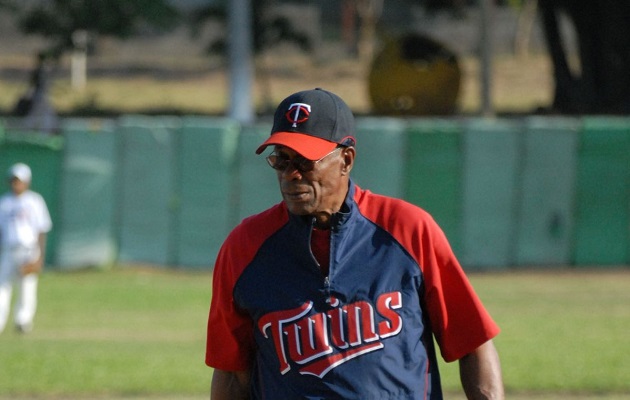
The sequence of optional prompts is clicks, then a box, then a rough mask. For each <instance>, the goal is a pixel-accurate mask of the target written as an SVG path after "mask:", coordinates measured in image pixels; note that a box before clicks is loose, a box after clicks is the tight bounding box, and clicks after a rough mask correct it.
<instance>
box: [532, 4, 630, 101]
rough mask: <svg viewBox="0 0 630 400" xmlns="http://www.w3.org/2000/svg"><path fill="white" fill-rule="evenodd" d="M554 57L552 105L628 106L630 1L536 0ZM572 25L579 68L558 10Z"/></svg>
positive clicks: (629, 98) (629, 95)
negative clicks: (571, 60)
mask: <svg viewBox="0 0 630 400" xmlns="http://www.w3.org/2000/svg"><path fill="white" fill-rule="evenodd" d="M539 7H540V10H541V15H542V19H543V26H544V30H545V37H546V40H547V45H548V51H549V54H550V56H551V60H552V63H553V71H554V78H555V94H554V100H553V105H552V109H553V111H557V112H560V113H566V114H578V113H597V114H609V113H610V114H612V113H621V114H627V113H628V112H630V74H628V71H630V24H628V21H630V2H629V1H627V0H599V1H592V0H540V4H539ZM561 12H564V13H566V15H567V16H568V17H569V19H570V21H571V22H572V23H573V26H574V27H575V33H576V37H577V42H578V43H577V44H578V59H579V71H573V70H571V68H570V67H569V62H568V61H567V58H568V54H567V49H566V47H565V43H564V41H563V36H562V34H561V31H560V25H559V20H558V16H559V14H560V13H561Z"/></svg>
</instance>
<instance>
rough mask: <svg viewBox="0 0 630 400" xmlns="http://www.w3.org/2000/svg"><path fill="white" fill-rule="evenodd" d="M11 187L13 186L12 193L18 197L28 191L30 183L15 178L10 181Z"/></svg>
mask: <svg viewBox="0 0 630 400" xmlns="http://www.w3.org/2000/svg"><path fill="white" fill-rule="evenodd" d="M9 186H11V191H13V193H15V194H16V195H20V194H22V193H24V192H25V191H26V190H27V189H28V187H29V183H28V182H23V181H21V180H19V179H18V178H16V177H13V178H10V179H9Z"/></svg>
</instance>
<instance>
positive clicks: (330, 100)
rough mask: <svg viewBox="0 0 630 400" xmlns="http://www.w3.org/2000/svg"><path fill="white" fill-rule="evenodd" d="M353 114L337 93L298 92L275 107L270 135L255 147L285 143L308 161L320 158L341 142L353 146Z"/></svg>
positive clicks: (260, 150) (315, 90)
mask: <svg viewBox="0 0 630 400" xmlns="http://www.w3.org/2000/svg"><path fill="white" fill-rule="evenodd" d="M355 143H356V139H355V137H354V115H353V114H352V111H351V110H350V107H348V105H347V104H346V103H345V102H344V101H343V100H342V99H341V98H340V97H339V96H337V95H336V94H334V93H331V92H329V91H326V90H324V89H320V88H316V89H312V90H305V91H302V92H297V93H294V94H292V95H290V96H289V97H287V98H286V99H284V100H283V101H282V102H281V103H280V104H279V105H278V108H277V109H276V112H275V114H274V118H273V128H271V136H270V137H269V138H268V139H267V140H265V142H264V143H263V144H261V145H260V146H259V147H258V149H257V150H256V154H260V153H262V152H263V150H265V148H266V147H267V146H270V145H281V146H286V147H288V148H290V149H293V150H294V151H296V152H298V153H299V154H300V155H301V156H302V157H304V158H307V159H309V160H319V159H320V158H322V157H324V156H325V155H326V154H328V153H330V152H331V151H333V150H334V149H335V147H337V146H338V145H344V146H354V144H355Z"/></svg>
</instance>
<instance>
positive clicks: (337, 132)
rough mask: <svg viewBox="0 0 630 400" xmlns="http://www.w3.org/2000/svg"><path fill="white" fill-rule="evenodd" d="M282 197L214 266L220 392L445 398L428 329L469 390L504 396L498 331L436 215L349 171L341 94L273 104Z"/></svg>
mask: <svg viewBox="0 0 630 400" xmlns="http://www.w3.org/2000/svg"><path fill="white" fill-rule="evenodd" d="M268 146H273V151H272V152H271V154H270V155H269V156H268V157H267V162H268V163H269V165H270V166H271V167H272V168H273V169H275V170H276V174H277V177H278V182H279V185H280V193H281V194H282V198H283V201H282V202H281V203H279V204H277V205H275V206H273V207H271V208H270V209H268V210H266V211H264V212H262V213H261V214H258V215H255V216H252V217H249V218H247V219H245V220H244V221H243V222H242V223H241V224H240V225H239V226H237V227H236V228H235V229H234V230H233V231H232V232H231V233H230V235H229V236H228V238H227V239H226V241H225V243H224V244H223V246H222V248H221V250H220V252H219V255H218V257H217V262H216V264H215V271H214V278H213V297H212V304H211V307H210V314H209V320H208V338H207V350H206V363H207V365H208V366H210V367H213V368H214V375H213V378H212V388H211V398H212V399H213V400H221V399H232V400H233V399H282V400H287V399H306V398H308V399H362V400H363V399H441V398H442V391H441V385H440V378H439V372H438V368H437V362H436V354H435V348H434V344H433V343H434V342H433V338H434V337H435V339H436V340H437V343H438V344H439V346H440V351H441V354H442V356H443V357H444V358H445V359H446V360H447V361H453V360H459V365H460V371H461V380H462V385H463V387H464V390H465V392H466V395H467V396H468V398H470V399H486V398H493V399H501V398H503V384H502V380H501V368H500V365H499V358H498V355H497V352H496V350H495V347H494V345H493V343H492V338H493V337H494V336H495V335H497V334H498V332H499V328H498V327H497V326H496V324H495V323H494V322H493V321H492V319H491V318H490V316H489V315H488V313H487V312H486V310H485V309H484V307H483V306H482V304H481V302H480V301H479V299H478V298H477V296H476V295H475V293H474V291H473V289H472V287H471V286H470V284H469V282H468V280H467V279H466V277H465V275H464V273H463V271H462V269H461V267H460V265H459V263H458V262H457V260H456V258H455V256H454V255H453V253H452V251H451V249H450V247H449V245H448V242H447V240H446V238H445V237H444V235H443V233H442V231H441V230H440V229H439V227H438V226H437V224H436V223H435V222H434V221H433V219H432V218H431V217H430V216H429V215H428V214H427V213H426V212H425V211H423V210H421V209H420V208H418V207H416V206H414V205H411V204H409V203H406V202H404V201H402V200H398V199H393V198H389V197H384V196H379V195H375V194H373V193H371V192H369V191H366V190H363V189H361V188H359V187H358V186H357V185H356V184H355V183H354V182H353V181H352V179H351V178H350V171H351V170H352V167H353V164H354V159H355V154H356V150H355V147H354V146H355V138H354V117H353V115H352V112H351V111H350V109H349V108H348V106H347V105H346V104H345V103H344V102H343V100H341V99H340V98H339V97H338V96H336V95H334V94H333V93H330V92H327V91H324V90H321V89H315V90H308V91H303V92H298V93H295V94H293V95H291V96H289V97H288V98H286V99H285V100H284V101H282V103H280V105H279V106H278V109H277V110H276V113H275V117H274V125H273V128H272V130H271V136H270V137H269V138H268V139H267V140H266V141H265V142H264V143H262V145H261V146H260V147H259V148H258V150H257V151H256V153H258V154H260V153H261V152H262V151H264V150H265V148H267V147H268Z"/></svg>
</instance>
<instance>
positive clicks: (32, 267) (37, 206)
mask: <svg viewBox="0 0 630 400" xmlns="http://www.w3.org/2000/svg"><path fill="white" fill-rule="evenodd" d="M31 177H32V175H31V169H30V168H29V166H28V165H26V164H23V163H18V164H14V165H13V166H11V168H9V172H8V180H9V185H10V187H11V190H10V191H9V192H7V193H6V194H4V195H3V196H2V197H0V333H1V332H2V331H3V330H4V328H5V326H6V324H7V320H8V318H9V311H10V305H11V294H12V289H13V285H14V284H15V286H16V287H17V292H18V295H17V299H16V303H15V311H14V320H15V326H16V329H17V330H18V332H21V333H28V332H30V331H31V330H32V329H33V319H34V317H35V311H36V308H37V282H38V275H39V273H40V272H41V271H42V268H43V265H44V259H45V255H46V252H45V250H46V235H47V233H48V232H49V231H50V230H51V228H52V222H51V219H50V214H49V212H48V208H47V206H46V202H45V201H44V199H43V197H42V196H41V195H40V194H39V193H36V192H34V191H32V190H30V185H31Z"/></svg>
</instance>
